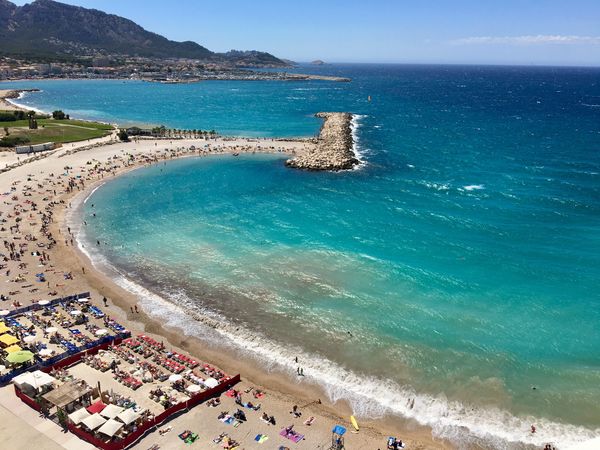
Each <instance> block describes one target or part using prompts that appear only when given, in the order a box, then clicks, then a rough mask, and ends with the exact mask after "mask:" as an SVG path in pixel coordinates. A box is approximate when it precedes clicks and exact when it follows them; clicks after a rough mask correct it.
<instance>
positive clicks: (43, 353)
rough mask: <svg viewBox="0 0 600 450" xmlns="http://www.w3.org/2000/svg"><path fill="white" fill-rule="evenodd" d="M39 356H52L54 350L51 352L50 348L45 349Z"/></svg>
mask: <svg viewBox="0 0 600 450" xmlns="http://www.w3.org/2000/svg"><path fill="white" fill-rule="evenodd" d="M38 354H39V355H40V356H50V355H51V354H52V350H50V349H49V348H43V349H41V350H40V351H39V352H38Z"/></svg>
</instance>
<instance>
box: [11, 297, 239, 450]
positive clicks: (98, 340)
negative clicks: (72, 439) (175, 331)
mask: <svg viewBox="0 0 600 450" xmlns="http://www.w3.org/2000/svg"><path fill="white" fill-rule="evenodd" d="M2 314H4V315H3V316H0V319H1V320H0V330H2V331H3V332H2V334H0V346H3V362H4V363H5V364H4V365H3V367H4V368H3V375H2V378H1V382H2V384H6V383H8V382H10V381H11V380H12V383H13V385H14V392H15V394H16V395H17V397H19V398H20V399H21V400H22V401H23V402H24V403H26V404H27V405H29V406H30V407H32V408H33V409H35V410H36V411H39V412H40V413H41V414H43V415H44V416H45V417H46V418H48V419H50V420H52V421H54V422H56V423H57V425H60V426H61V427H63V429H65V430H68V431H70V432H71V433H73V434H75V435H76V436H78V437H79V438H80V439H83V440H85V441H87V442H89V443H90V444H92V445H94V446H95V447H97V448H102V449H106V450H113V449H114V450H116V449H123V448H127V447H129V446H131V445H133V444H134V443H135V442H137V441H138V440H139V439H141V438H142V437H143V436H145V435H146V434H148V433H150V432H152V431H154V430H156V429H157V427H158V426H159V425H161V424H162V423H164V422H166V421H168V420H170V419H171V418H173V417H174V416H175V415H179V414H181V413H183V412H185V411H187V410H188V409H189V408H192V407H193V406H195V405H197V404H199V403H201V402H203V401H205V400H207V399H209V398H212V397H217V396H219V395H220V394H221V393H223V392H225V391H227V390H228V389H230V388H231V387H232V386H234V385H235V384H237V383H238V382H239V381H240V376H239V375H236V376H234V377H230V376H228V375H226V374H225V373H224V372H222V371H221V370H219V369H217V368H215V367H213V366H211V365H210V364H207V363H204V362H201V361H199V360H197V359H195V358H192V357H191V356H189V355H186V354H183V353H180V352H176V351H173V350H169V349H167V347H166V346H165V345H164V343H163V342H158V341H156V340H155V339H153V338H152V337H150V336H147V335H144V334H140V335H137V336H135V337H132V336H131V333H130V332H129V331H127V330H125V329H124V328H123V327H122V326H121V325H119V324H118V323H117V322H116V321H114V320H113V319H111V318H110V317H108V316H106V315H105V314H104V313H103V311H102V310H101V309H100V308H99V307H97V306H94V305H92V304H91V302H90V298H89V294H88V293H84V294H80V295H76V296H72V297H67V298H61V299H55V300H52V301H40V302H38V303H36V304H34V305H31V306H29V307H26V308H21V309H18V310H14V311H10V312H9V313H8V314H6V313H4V312H2ZM102 326H103V328H101V327H102ZM4 336H6V337H4ZM3 337H4V338H3ZM17 346H18V347H20V348H19V349H18V350H16V349H14V348H11V347H17ZM13 355H19V356H20V357H19V358H15V357H14V356H13Z"/></svg>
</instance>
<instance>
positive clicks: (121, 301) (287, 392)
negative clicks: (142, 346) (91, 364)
mask: <svg viewBox="0 0 600 450" xmlns="http://www.w3.org/2000/svg"><path fill="white" fill-rule="evenodd" d="M191 156H195V154H181V155H178V156H176V158H185V157H191ZM133 170H143V166H142V165H136V166H135V167H130V168H125V169H123V170H120V171H119V172H118V173H117V174H116V176H120V175H124V174H126V173H128V172H130V171H133ZM111 179H114V178H109V179H108V180H107V179H104V180H101V181H98V182H97V183H93V184H91V185H89V186H86V188H85V190H84V191H82V192H78V193H77V194H76V195H75V196H73V197H71V202H73V201H74V200H75V199H77V201H79V202H80V205H79V206H80V207H81V206H82V205H83V204H84V202H85V201H86V200H87V198H89V197H90V196H91V194H92V192H93V191H95V190H96V189H98V188H100V187H101V186H102V185H103V184H105V183H107V182H108V181H110V180H111ZM77 213H78V211H77V210H71V211H69V208H64V209H62V210H61V211H60V213H59V215H57V216H58V217H57V221H56V223H57V227H59V229H61V230H62V233H63V234H65V233H66V232H67V227H68V226H71V228H73V226H74V223H75V220H76V215H77ZM77 241H78V246H77V247H64V248H62V249H61V250H62V252H64V253H63V256H64V257H65V260H66V261H67V260H68V261H69V263H68V265H69V267H70V268H71V269H72V270H73V271H80V269H79V267H85V279H86V281H87V282H88V285H89V286H90V287H92V289H93V291H94V292H98V295H102V296H104V295H106V296H107V297H109V298H110V299H111V301H114V303H115V304H116V305H117V306H119V308H120V310H121V311H122V313H123V314H126V315H127V316H128V318H127V320H128V321H134V322H135V323H137V324H138V325H141V326H142V330H143V331H144V332H146V333H156V334H158V335H160V336H164V337H166V338H167V339H168V341H169V342H170V343H171V344H173V345H175V346H178V347H180V348H183V349H185V350H186V351H188V352H190V353H191V354H194V355H196V356H198V357H201V358H202V359H205V360H208V361H211V362H213V363H215V364H216V365H217V366H219V367H221V368H223V369H224V370H229V371H232V370H233V371H238V372H240V373H241V374H242V377H243V378H244V379H247V380H249V381H250V382H251V384H253V385H257V386H260V387H261V388H264V389H265V390H266V391H268V392H270V393H271V392H273V391H275V392H276V393H277V397H279V398H281V399H284V400H285V402H286V403H288V404H293V403H295V404H300V405H302V404H311V403H314V399H315V398H322V399H325V398H326V396H327V393H326V392H325V391H324V390H323V387H322V386H320V385H314V384H312V383H294V382H293V381H292V380H291V379H290V378H289V377H288V376H287V375H286V374H284V373H281V371H280V370H275V371H273V370H272V368H266V367H262V368H261V362H260V360H258V359H256V358H255V357H252V356H249V355H248V354H247V353H245V352H244V350H243V349H240V348H235V347H234V346H232V345H216V344H215V343H214V342H211V341H207V340H205V339H202V338H201V337H199V336H195V335H190V334H186V333H185V330H183V329H182V327H181V326H177V325H171V324H169V323H168V319H169V315H167V316H164V317H161V316H160V315H159V316H158V317H157V316H155V315H153V314H151V313H148V308H147V307H146V306H144V305H145V302H144V301H143V300H142V301H141V302H140V300H141V299H142V298H143V297H146V298H147V297H148V295H149V294H150V295H151V296H154V298H155V301H154V302H153V305H152V306H154V307H156V306H158V305H157V303H156V300H157V299H158V300H159V301H162V302H164V303H163V305H162V306H167V305H168V306H171V307H173V306H175V307H176V308H177V309H180V310H181V311H183V312H184V314H185V311H186V309H185V308H181V307H180V306H177V305H174V304H173V302H171V301H169V300H165V299H164V298H162V297H161V296H159V295H158V294H155V293H154V292H152V291H150V290H147V289H146V288H145V287H143V286H141V285H137V284H136V283H134V282H131V281H130V280H128V279H127V278H126V277H125V276H123V275H122V274H121V275H122V276H123V278H124V280H123V281H124V283H123V282H122V283H119V282H116V280H115V279H114V278H112V277H111V276H110V275H108V274H106V273H105V272H104V271H103V270H102V269H100V268H98V267H97V264H98V261H94V259H93V258H94V256H93V255H90V254H89V253H88V252H87V251H85V250H83V249H81V248H79V246H81V245H85V243H82V242H81V241H79V240H77ZM66 261H65V262H66ZM109 264H110V263H109ZM112 267H114V266H112ZM115 269H116V268H115ZM116 270H117V271H118V269H116ZM127 282H129V283H130V285H129V286H126V285H124V284H126V283H127ZM132 287H133V289H132ZM140 287H141V288H142V289H141V290H139V288H140ZM138 302H140V303H139V305H140V306H142V308H141V309H142V310H143V311H144V317H143V318H141V317H140V315H137V316H135V317H129V316H130V315H129V314H128V313H127V312H126V311H127V310H128V308H129V307H130V306H132V305H135V304H138ZM150 310H152V309H151V308H150ZM171 312H172V311H171ZM192 317H193V320H195V321H197V323H198V324H202V325H203V326H205V327H207V329H211V328H212V329H216V326H215V323H214V322H213V323H212V324H211V323H210V321H211V320H213V321H214V319H211V318H208V319H205V318H202V317H201V316H200V315H199V314H198V312H196V311H195V312H193V316H192ZM203 319H204V320H203ZM182 331H184V333H183V335H182ZM207 345H208V347H207ZM224 350H225V353H224ZM310 408H311V409H314V410H315V411H314V414H318V415H322V416H325V417H329V418H330V419H332V420H335V421H337V422H340V423H345V422H346V421H347V419H345V418H344V417H348V416H350V415H351V414H352V413H353V411H352V408H351V407H350V405H349V404H348V403H347V401H345V400H340V401H335V402H333V403H329V402H323V403H322V404H320V405H315V404H313V405H311V406H310ZM399 426H400V429H401V430H402V433H401V435H402V438H403V440H404V441H405V442H407V443H409V444H410V446H411V448H428V449H429V448H431V449H448V448H454V446H453V445H451V444H450V443H449V442H447V441H444V440H437V439H434V438H433V437H432V435H431V430H430V429H429V428H428V427H425V426H423V425H419V424H417V423H416V422H414V421H413V420H411V419H403V418H400V417H397V416H388V417H385V418H383V419H378V420H374V419H372V420H366V421H365V422H364V423H362V424H361V433H365V432H366V433H368V434H369V435H370V439H373V438H376V439H377V440H379V441H381V442H383V440H384V439H385V437H386V436H387V435H393V434H394V433H396V434H397V432H398V428H399Z"/></svg>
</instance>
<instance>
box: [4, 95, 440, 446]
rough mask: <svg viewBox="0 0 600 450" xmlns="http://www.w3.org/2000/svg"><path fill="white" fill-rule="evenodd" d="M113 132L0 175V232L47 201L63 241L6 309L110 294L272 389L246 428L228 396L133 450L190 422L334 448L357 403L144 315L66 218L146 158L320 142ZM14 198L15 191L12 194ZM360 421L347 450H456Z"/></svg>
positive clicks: (170, 436)
mask: <svg viewBox="0 0 600 450" xmlns="http://www.w3.org/2000/svg"><path fill="white" fill-rule="evenodd" d="M2 92H5V91H2ZM111 139H113V138H112V137H107V138H104V139H103V140H102V141H101V142H99V143H98V144H99V145H94V143H90V142H86V143H79V144H75V145H71V144H69V145H67V146H65V147H63V148H61V149H58V150H56V151H54V152H52V153H50V154H48V155H44V156H45V157H43V158H40V159H37V160H33V161H28V162H26V163H22V164H18V165H16V166H15V167H14V168H11V169H10V170H8V171H6V172H4V173H2V174H0V186H1V188H2V189H1V191H2V196H3V202H2V204H1V205H0V213H1V215H0V217H1V218H2V219H5V220H6V223H4V224H3V228H2V231H1V232H0V235H1V236H2V239H3V240H9V239H12V236H11V232H10V230H9V227H10V226H12V225H14V221H15V210H14V208H15V204H16V203H20V202H23V201H27V202H34V203H36V205H37V207H38V210H40V211H43V210H46V209H47V208H49V209H50V210H52V211H53V221H52V223H51V225H50V228H49V231H50V232H51V233H52V235H53V236H54V237H55V239H56V241H57V245H56V246H54V247H53V248H52V249H51V250H48V251H47V254H48V257H49V258H50V261H51V263H52V265H53V269H54V273H49V274H48V277H47V281H48V284H47V287H46V286H43V287H39V288H38V289H34V290H29V289H21V288H18V287H17V286H15V287H12V284H9V286H11V287H10V288H8V289H3V292H2V293H3V295H6V296H7V297H8V299H7V300H5V301H3V302H2V308H6V309H12V308H13V307H14V306H15V305H16V304H21V305H29V304H31V303H32V302H36V301H39V300H42V299H46V298H53V296H56V295H58V296H66V295H72V294H75V293H78V292H85V291H90V292H91V295H92V300H93V301H95V302H99V300H100V299H102V298H103V297H106V298H107V299H108V304H109V306H108V310H109V311H110V314H111V316H113V317H115V318H117V319H118V320H119V321H120V323H122V324H125V325H126V326H127V327H128V328H129V329H130V330H131V331H132V333H134V334H135V333H139V332H144V333H146V334H149V335H151V336H155V338H157V339H161V340H166V341H167V342H168V343H169V344H170V345H172V346H174V347H175V348H178V349H181V350H183V351H185V352H188V353H189V354H191V355H193V356H194V357H198V358H201V359H203V360H205V361H210V362H211V363H214V364H215V365H217V366H218V367H220V368H221V369H223V370H225V371H226V372H228V373H240V374H241V376H242V383H240V384H239V385H238V386H236V389H238V390H242V391H244V390H246V389H249V388H250V387H253V388H258V389H260V390H262V391H264V392H265V393H266V397H265V398H264V399H262V409H261V412H260V413H259V412H255V413H254V412H253V413H250V414H249V415H250V417H249V420H248V422H247V423H246V424H244V426H243V427H240V428H237V429H232V428H231V427H229V428H227V425H226V424H223V423H222V422H220V421H218V420H217V418H216V417H217V414H218V413H219V411H221V409H229V410H231V409H232V408H234V405H233V399H230V398H227V397H225V396H222V405H223V406H222V407H221V408H208V407H206V406H205V405H199V406H197V407H195V408H193V409H192V410H191V411H189V412H188V413H186V414H183V415H181V416H179V417H177V418H175V419H174V420H172V421H171V422H170V423H169V424H168V425H169V426H170V427H172V431H171V432H169V433H166V434H164V435H162V436H160V435H159V433H157V432H154V433H151V434H149V435H148V436H147V437H145V438H144V439H143V440H142V441H141V442H140V443H138V444H137V445H136V448H149V447H151V446H152V445H154V444H157V445H159V446H160V448H181V447H182V443H181V441H180V440H179V439H178V437H177V434H179V433H181V432H182V431H183V430H185V429H194V430H195V431H196V432H198V434H199V436H200V438H201V440H202V441H204V442H205V443H207V444H206V445H204V446H203V448H211V447H214V448H218V447H217V446H216V444H213V443H212V439H213V438H215V437H216V436H218V435H219V434H220V433H221V432H228V433H230V435H231V436H232V437H234V438H235V439H236V440H238V441H239V442H241V447H240V448H258V447H259V446H260V445H259V444H258V443H257V442H255V441H254V436H255V435H256V434H265V435H268V436H269V437H270V440H269V441H268V442H267V445H263V446H261V447H262V448H278V447H279V446H280V445H285V446H291V448H294V446H298V448H301V447H303V448H329V446H330V444H331V429H332V428H333V426H334V425H336V424H340V425H343V426H345V427H347V428H348V429H349V430H350V429H351V425H350V423H349V416H350V415H351V414H352V411H351V410H350V408H349V406H348V405H347V404H345V403H343V402H337V403H332V402H331V401H330V399H328V398H327V397H326V395H325V393H324V392H323V391H321V389H320V388H319V387H318V386H313V385H309V384H308V383H301V382H300V381H299V380H292V379H290V378H288V377H287V376H284V375H283V374H279V373H272V372H270V371H269V370H266V369H265V368H263V367H260V366H259V365H257V364H256V361H253V360H251V359H249V358H247V357H245V355H243V354H230V353H228V352H225V351H224V350H223V349H222V348H217V347H215V346H213V345H207V344H206V343H205V342H202V341H200V340H199V339H197V338H195V337H193V336H187V335H185V334H183V333H182V332H181V330H177V329H168V328H165V327H163V326H162V324H161V323H158V322H157V321H155V320H153V319H152V318H151V317H149V316H148V315H147V314H145V313H144V311H143V310H140V312H139V313H135V312H132V306H135V305H137V304H138V301H139V299H138V298H137V297H136V296H135V295H134V294H133V293H131V292H128V291H126V290H124V289H122V288H120V287H119V286H117V285H116V284H115V283H114V282H113V281H112V280H111V279H110V278H109V277H107V276H106V275H104V274H103V273H101V272H99V271H97V270H95V268H94V266H93V264H92V262H91V261H89V260H88V258H87V256H86V255H85V254H83V253H82V252H81V251H79V249H78V247H77V236H76V235H70V234H69V230H68V229H67V225H66V219H67V217H69V215H70V212H71V211H72V209H71V208H70V206H71V202H73V203H75V202H76V201H77V200H81V199H82V198H84V197H85V196H87V195H88V193H89V192H90V190H91V189H94V188H95V187H96V186H98V185H100V184H101V183H104V182H106V181H107V180H109V179H110V178H112V177H115V176H117V175H118V174H120V173H124V172H126V171H130V170H134V169H138V170H144V169H143V167H144V166H148V165H151V164H155V163H158V162H162V161H164V160H166V159H171V158H180V157H210V155H213V154H228V153H231V154H241V153H284V154H286V155H289V156H292V155H300V154H303V153H305V152H307V151H309V150H311V148H312V146H313V145H314V144H313V143H312V142H310V141H303V140H299V141H294V140H273V139H244V138H216V139H211V140H209V141H205V140H173V141H169V140H140V141H138V142H129V143H121V142H116V141H112V140H111ZM231 157H232V158H233V157H234V156H231ZM7 162H8V161H7ZM92 166H94V167H103V168H104V170H103V171H101V172H99V171H93V170H92V169H91V167H92ZM67 172H68V176H63V177H61V178H60V179H59V178H58V175H59V174H63V173H67ZM68 179H77V180H79V182H78V184H77V185H76V186H75V187H74V188H73V189H72V190H71V192H66V191H65V184H66V181H67V180H68ZM26 185H29V186H32V187H34V189H31V190H30V195H29V196H28V197H26V198H24V197H23V196H22V194H21V192H22V188H23V187H24V186H26ZM12 187H14V188H15V189H14V190H13V191H11V188H12ZM14 196H16V197H17V199H16V200H15V199H14V198H15V197H14ZM75 197H77V198H75ZM30 214H31V215H30V216H29V220H23V221H21V223H20V233H21V235H23V236H24V235H30V236H33V237H36V238H38V239H39V240H40V241H44V240H45V239H46V238H45V236H43V235H41V233H40V229H39V223H38V221H37V220H36V217H35V215H34V214H32V213H30ZM22 262H24V263H26V264H28V265H29V267H30V268H29V269H28V270H26V269H23V268H19V266H18V265H17V263H16V262H15V261H7V262H6V263H5V267H3V270H2V278H4V279H3V280H2V281H3V282H4V283H3V285H4V286H7V284H6V283H8V281H9V279H12V278H14V277H15V276H16V275H17V274H19V275H22V277H23V278H24V279H25V280H26V281H27V282H31V283H34V281H35V280H34V274H35V272H36V270H35V269H34V267H36V265H37V262H36V257H35V256H32V255H31V254H30V252H26V253H25V255H24V256H23V258H22ZM22 267H23V266H22ZM7 271H10V272H7ZM63 273H71V274H72V279H70V280H65V279H64V277H63ZM21 284H22V283H21ZM11 394H12V390H11V389H10V388H9V389H7V388H4V389H2V390H0V398H2V401H0V403H3V401H4V400H5V396H8V395H11ZM229 403H231V404H229ZM3 404H4V403H3ZM293 405H298V406H299V410H300V412H301V413H302V415H301V416H300V417H299V418H293V417H292V415H291V414H290V411H291V410H292V406H293ZM263 411H264V412H267V413H268V414H269V415H273V416H274V417H276V418H277V426H273V425H269V424H267V423H265V422H263V421H262V420H260V418H261V413H262V412H263ZM10 414H11V413H10V412H9V411H8V410H7V409H6V410H3V411H0V416H6V415H10ZM31 414H32V415H33V416H36V417H37V414H36V413H35V411H33V410H31ZM22 417H23V416H22ZM310 417H314V420H313V422H312V424H311V425H305V424H304V422H305V420H306V419H308V418H310ZM358 419H359V421H360V425H361V428H360V432H359V433H347V434H346V448H348V449H380V448H385V447H386V441H387V437H388V436H396V437H398V438H401V439H402V440H403V441H404V442H405V443H406V444H407V448H411V449H426V448H427V449H429V448H431V449H442V448H452V447H451V445H450V444H449V443H447V442H441V441H437V440H435V439H434V438H432V436H431V432H430V430H428V429H425V428H424V427H420V426H418V425H417V424H415V423H410V422H407V421H404V420H402V419H399V418H393V417H385V418H381V419H379V420H362V419H361V418H360V417H359V418H358ZM291 424H294V426H295V429H297V430H298V431H300V432H302V433H303V434H305V436H306V437H305V440H304V441H302V442H301V443H299V444H294V443H291V442H289V441H287V442H286V441H285V440H284V439H283V438H282V437H280V436H278V432H279V430H280V428H281V427H285V426H287V425H291ZM56 428H58V427H56ZM38 430H39V428H38ZM26 436H27V433H23V440H22V441H21V442H15V443H14V444H13V445H14V446H13V447H12V448H29V447H28V444H27V438H26ZM40 448H41V447H40ZM81 448H84V447H81Z"/></svg>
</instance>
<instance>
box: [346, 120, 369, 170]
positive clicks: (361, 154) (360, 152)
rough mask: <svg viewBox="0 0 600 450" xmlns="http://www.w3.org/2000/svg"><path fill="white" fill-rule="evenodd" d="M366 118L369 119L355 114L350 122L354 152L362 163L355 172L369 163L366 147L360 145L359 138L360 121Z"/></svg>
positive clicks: (355, 168) (355, 167)
mask: <svg viewBox="0 0 600 450" xmlns="http://www.w3.org/2000/svg"><path fill="white" fill-rule="evenodd" d="M365 117H367V116H365V115H362V114H353V115H352V121H351V122H350V127H351V130H352V141H353V146H352V151H353V152H354V154H355V155H356V159H358V161H359V162H360V164H358V165H356V166H354V169H353V170H358V169H361V168H363V167H365V166H366V165H367V161H366V158H365V156H366V153H367V151H366V149H365V148H364V147H362V146H361V145H360V138H359V136H358V129H359V127H360V125H361V123H360V121H361V120H362V119H364V118H365Z"/></svg>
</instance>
